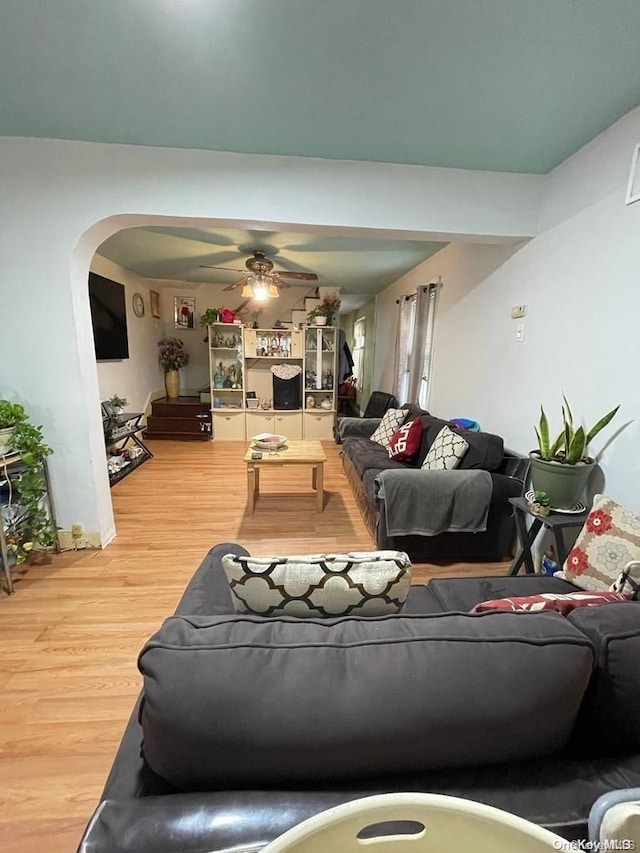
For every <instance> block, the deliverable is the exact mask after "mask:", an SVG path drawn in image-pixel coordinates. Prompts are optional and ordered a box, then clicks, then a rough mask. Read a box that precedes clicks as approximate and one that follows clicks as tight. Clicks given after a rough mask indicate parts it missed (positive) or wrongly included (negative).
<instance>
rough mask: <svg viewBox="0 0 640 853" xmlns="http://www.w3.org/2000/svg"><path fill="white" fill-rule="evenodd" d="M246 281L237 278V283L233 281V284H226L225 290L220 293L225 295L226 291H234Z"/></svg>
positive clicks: (245, 278)
mask: <svg viewBox="0 0 640 853" xmlns="http://www.w3.org/2000/svg"><path fill="white" fill-rule="evenodd" d="M246 280H247V277H246V276H243V278H239V279H238V280H237V281H234V282H233V284H228V285H227V286H226V287H225V288H223V291H222V292H223V293H226V292H227V291H228V290H235V289H236V287H240V285H241V284H244V283H245V281H246Z"/></svg>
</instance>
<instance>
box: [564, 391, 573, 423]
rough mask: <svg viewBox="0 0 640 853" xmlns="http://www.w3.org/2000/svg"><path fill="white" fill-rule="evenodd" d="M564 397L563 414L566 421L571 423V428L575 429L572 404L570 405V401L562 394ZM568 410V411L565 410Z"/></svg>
mask: <svg viewBox="0 0 640 853" xmlns="http://www.w3.org/2000/svg"><path fill="white" fill-rule="evenodd" d="M562 399H563V400H564V405H563V406H562V416H563V418H564V420H565V423H567V422H568V423H569V426H570V427H571V429H573V415H572V414H571V406H570V405H569V401H568V400H567V398H566V397H565V395H564V394H563V395H562ZM565 410H566V411H565Z"/></svg>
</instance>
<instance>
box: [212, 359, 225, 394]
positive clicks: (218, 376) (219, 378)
mask: <svg viewBox="0 0 640 853" xmlns="http://www.w3.org/2000/svg"><path fill="white" fill-rule="evenodd" d="M213 387H214V388H224V371H223V369H222V362H219V364H218V369H217V370H216V372H215V375H214V377H213Z"/></svg>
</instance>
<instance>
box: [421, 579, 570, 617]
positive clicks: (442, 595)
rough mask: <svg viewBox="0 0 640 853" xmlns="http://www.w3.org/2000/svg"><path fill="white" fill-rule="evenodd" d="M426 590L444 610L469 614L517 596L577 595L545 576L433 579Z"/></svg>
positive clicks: (555, 580) (566, 586) (560, 583)
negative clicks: (487, 603)
mask: <svg viewBox="0 0 640 853" xmlns="http://www.w3.org/2000/svg"><path fill="white" fill-rule="evenodd" d="M427 589H429V590H430V592H431V593H432V595H434V596H435V598H436V599H437V600H438V601H439V602H440V604H441V606H442V609H443V610H444V611H460V612H462V613H468V612H469V611H470V610H471V608H472V607H475V606H476V604H479V603H480V602H481V601H489V600H490V599H495V598H509V597H511V596H514V595H517V596H520V595H538V594H539V593H541V592H555V593H559V594H560V595H562V594H566V593H569V592H578V588H577V587H575V586H574V585H573V584H571V583H567V582H566V581H563V580H559V579H558V578H552V577H548V576H547V575H518V576H516V577H507V576H504V575H502V576H498V577H480V578H433V579H432V580H430V581H429V584H428V586H427Z"/></svg>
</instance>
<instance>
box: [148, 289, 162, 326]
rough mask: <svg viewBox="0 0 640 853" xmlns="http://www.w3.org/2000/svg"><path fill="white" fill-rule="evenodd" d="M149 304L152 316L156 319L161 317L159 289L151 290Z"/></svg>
mask: <svg viewBox="0 0 640 853" xmlns="http://www.w3.org/2000/svg"><path fill="white" fill-rule="evenodd" d="M149 306H150V310H151V316H152V317H155V318H156V319H159V318H160V294H159V293H158V291H157V290H150V291H149Z"/></svg>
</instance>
